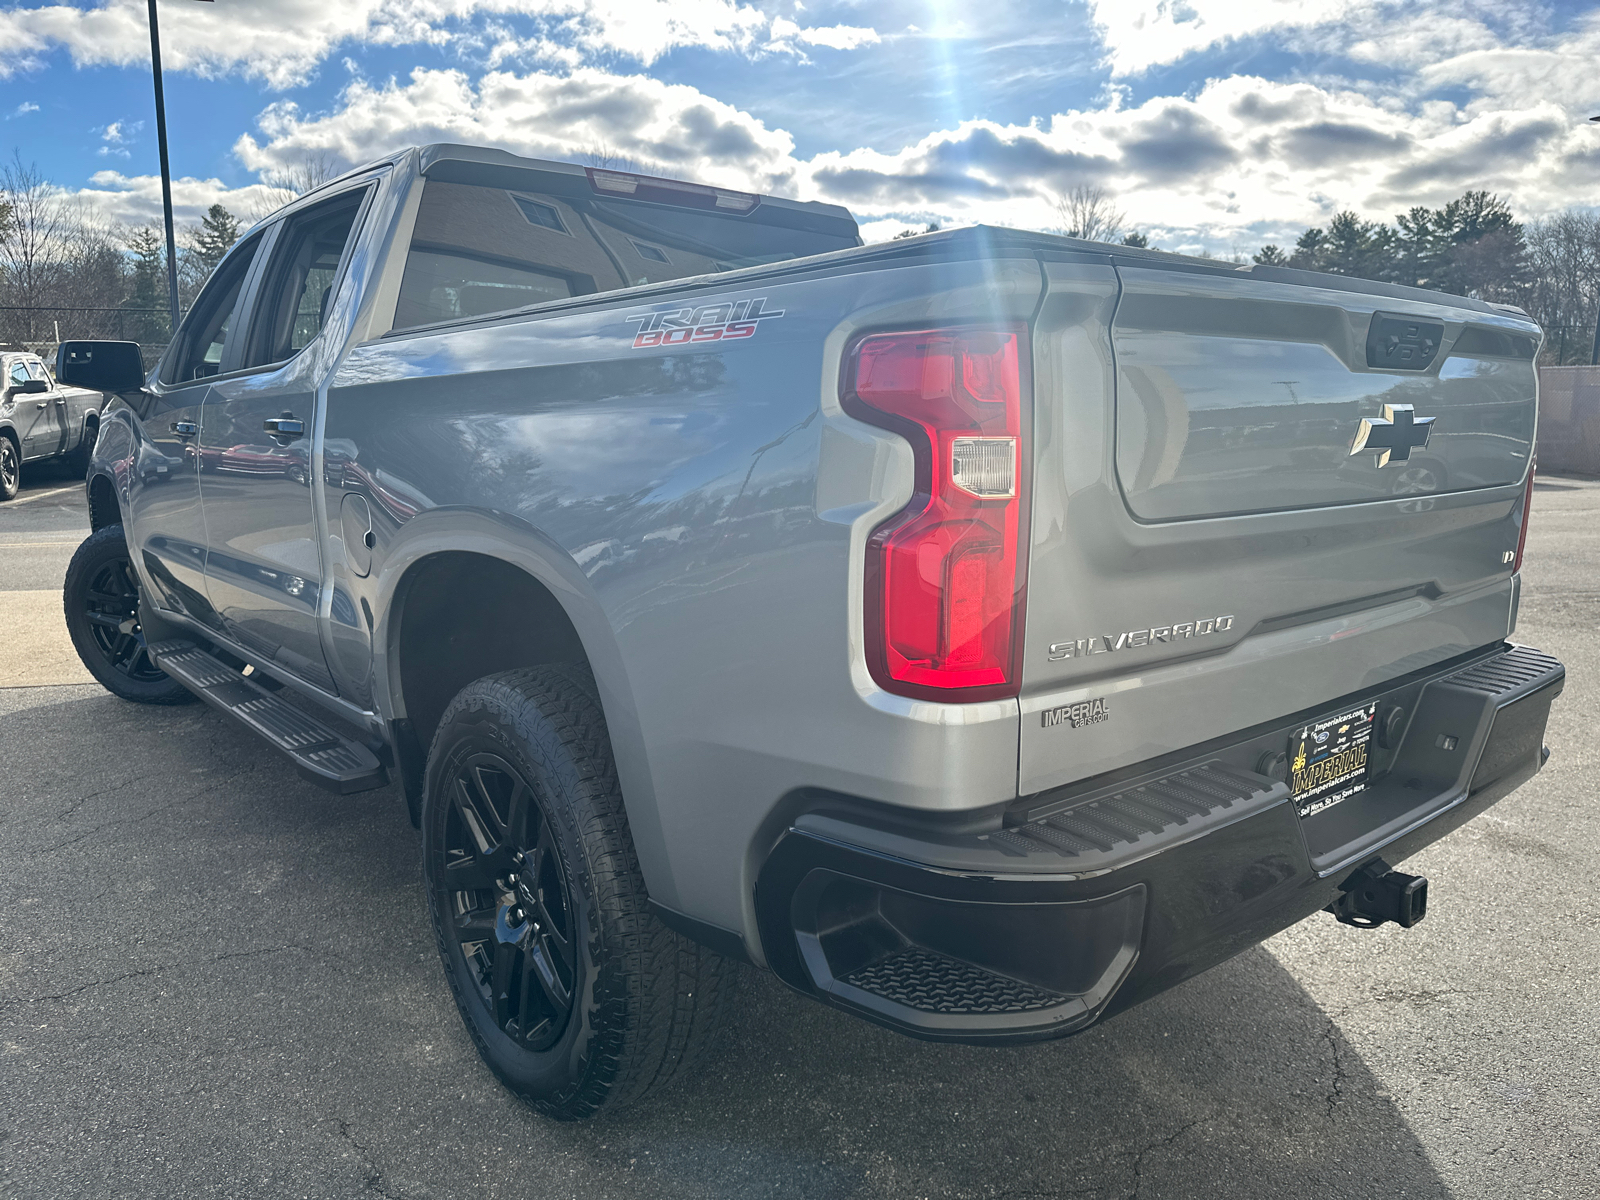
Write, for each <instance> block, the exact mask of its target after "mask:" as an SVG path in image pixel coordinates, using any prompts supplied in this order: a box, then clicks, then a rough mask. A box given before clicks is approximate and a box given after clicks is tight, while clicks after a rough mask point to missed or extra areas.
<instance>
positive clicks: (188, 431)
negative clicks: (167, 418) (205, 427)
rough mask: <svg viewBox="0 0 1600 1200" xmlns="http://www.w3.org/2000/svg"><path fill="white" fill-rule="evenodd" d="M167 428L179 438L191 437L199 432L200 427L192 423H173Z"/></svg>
mask: <svg viewBox="0 0 1600 1200" xmlns="http://www.w3.org/2000/svg"><path fill="white" fill-rule="evenodd" d="M169 428H170V429H171V430H172V432H173V433H175V434H177V435H178V436H179V437H193V436H194V435H195V434H197V433H199V432H200V426H199V425H197V424H195V422H193V421H174V422H173V423H172V424H171V425H170V426H169Z"/></svg>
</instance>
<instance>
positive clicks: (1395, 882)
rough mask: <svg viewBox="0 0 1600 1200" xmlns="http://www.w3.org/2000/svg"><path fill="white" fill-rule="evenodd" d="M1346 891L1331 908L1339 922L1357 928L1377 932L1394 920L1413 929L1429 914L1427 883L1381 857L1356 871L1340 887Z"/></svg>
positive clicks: (1423, 877)
mask: <svg viewBox="0 0 1600 1200" xmlns="http://www.w3.org/2000/svg"><path fill="white" fill-rule="evenodd" d="M1339 888H1340V890H1341V891H1342V892H1343V895H1341V896H1340V897H1339V898H1338V899H1337V900H1335V901H1334V902H1333V903H1332V904H1330V905H1328V911H1329V912H1331V913H1332V914H1333V915H1334V916H1335V917H1337V918H1338V919H1339V921H1340V923H1342V924H1345V925H1354V926H1356V928H1358V929H1376V928H1377V927H1378V926H1379V925H1382V924H1383V923H1384V922H1386V921H1393V922H1394V923H1395V924H1396V925H1398V926H1400V928H1402V929H1410V928H1411V927H1412V926H1413V925H1415V924H1416V923H1417V922H1418V921H1420V920H1422V918H1423V917H1425V916H1427V915H1428V880H1427V877H1426V876H1423V875H1407V874H1405V873H1404V872H1403V871H1396V870H1393V869H1392V868H1390V866H1389V864H1388V863H1386V862H1384V861H1383V860H1382V859H1381V858H1380V859H1375V860H1373V861H1372V862H1370V863H1368V864H1367V865H1366V866H1364V867H1362V868H1361V869H1360V870H1359V871H1356V872H1355V873H1354V874H1352V875H1351V876H1350V878H1349V879H1346V880H1345V881H1344V882H1343V883H1342V884H1340V885H1339Z"/></svg>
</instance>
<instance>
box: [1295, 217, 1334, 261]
mask: <svg viewBox="0 0 1600 1200" xmlns="http://www.w3.org/2000/svg"><path fill="white" fill-rule="evenodd" d="M1327 245H1328V235H1327V234H1325V233H1323V232H1322V230H1321V229H1319V228H1317V227H1316V226H1315V225H1313V226H1312V227H1311V228H1310V229H1308V230H1306V231H1305V232H1304V233H1302V234H1301V235H1300V236H1299V237H1298V238H1296V239H1295V243H1294V253H1292V254H1290V255H1289V265H1290V266H1291V267H1299V268H1300V269H1301V270H1302V271H1321V270H1323V269H1324V267H1323V265H1322V264H1323V260H1324V257H1325V255H1326V252H1327Z"/></svg>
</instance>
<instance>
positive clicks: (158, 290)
mask: <svg viewBox="0 0 1600 1200" xmlns="http://www.w3.org/2000/svg"><path fill="white" fill-rule="evenodd" d="M128 253H129V254H130V255H131V256H132V258H133V269H132V271H131V272H130V276H129V280H128V283H129V286H128V298H127V299H126V300H124V301H123V302H122V307H123V308H127V309H138V310H144V311H138V312H133V313H130V314H129V317H128V322H127V325H126V329H127V331H128V332H127V336H128V338H129V339H130V340H132V341H136V342H150V343H158V342H165V341H166V340H167V339H168V338H169V337H170V336H171V329H170V326H171V324H172V322H171V318H170V317H169V315H168V313H169V300H168V296H167V246H166V243H165V242H164V241H163V240H162V237H161V234H160V233H159V232H157V230H156V229H155V227H154V226H151V225H144V226H141V227H140V228H138V229H135V230H134V231H133V233H132V234H130V235H129V237H128ZM152 310H153V311H152Z"/></svg>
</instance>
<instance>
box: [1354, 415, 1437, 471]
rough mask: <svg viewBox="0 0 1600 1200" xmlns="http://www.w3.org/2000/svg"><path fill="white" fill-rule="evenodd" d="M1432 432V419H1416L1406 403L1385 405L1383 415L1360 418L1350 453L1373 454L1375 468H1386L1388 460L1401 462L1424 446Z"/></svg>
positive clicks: (1417, 417)
mask: <svg viewBox="0 0 1600 1200" xmlns="http://www.w3.org/2000/svg"><path fill="white" fill-rule="evenodd" d="M1432 432H1433V418H1432V417H1419V416H1417V414H1416V410H1415V409H1413V408H1412V407H1411V405H1409V404H1385V405H1384V406H1383V416H1381V417H1362V418H1361V428H1360V429H1358V430H1356V440H1355V442H1354V443H1353V444H1352V445H1351V447H1350V453H1351V454H1352V455H1356V454H1360V453H1361V452H1362V451H1363V450H1372V451H1376V452H1377V455H1378V462H1377V465H1378V466H1380V467H1386V466H1388V465H1389V459H1390V458H1391V457H1392V458H1393V459H1394V461H1395V462H1405V461H1406V460H1407V459H1408V458H1410V457H1411V452H1412V451H1413V450H1420V449H1422V448H1423V447H1424V446H1426V445H1427V444H1428V435H1429V434H1430V433H1432Z"/></svg>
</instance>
